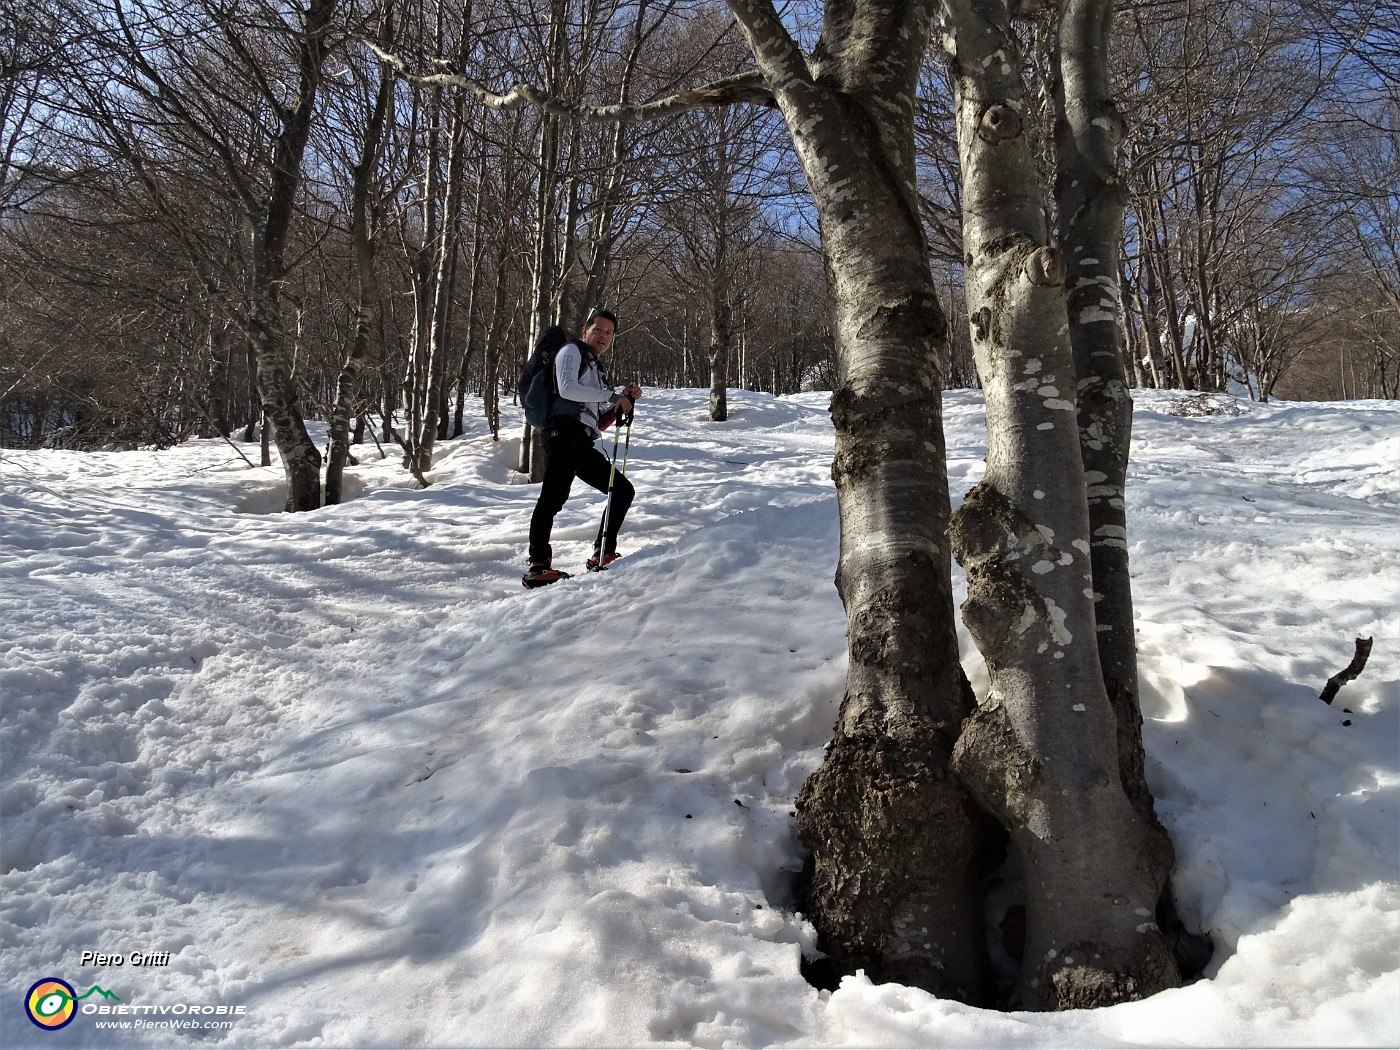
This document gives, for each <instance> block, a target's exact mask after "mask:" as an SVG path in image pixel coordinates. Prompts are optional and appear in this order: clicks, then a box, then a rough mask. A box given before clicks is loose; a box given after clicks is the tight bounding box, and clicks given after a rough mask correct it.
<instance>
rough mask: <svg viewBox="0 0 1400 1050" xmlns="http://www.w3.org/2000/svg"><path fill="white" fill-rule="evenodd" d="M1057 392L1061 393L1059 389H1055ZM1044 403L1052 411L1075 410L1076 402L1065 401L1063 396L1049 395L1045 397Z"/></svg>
mask: <svg viewBox="0 0 1400 1050" xmlns="http://www.w3.org/2000/svg"><path fill="white" fill-rule="evenodd" d="M1055 392H1056V393H1059V391H1058V390H1057V391H1055ZM1044 404H1045V407H1046V408H1048V409H1050V411H1052V412H1073V411H1074V402H1073V401H1065V400H1064V399H1063V398H1055V397H1047V398H1046V399H1045V402H1044Z"/></svg>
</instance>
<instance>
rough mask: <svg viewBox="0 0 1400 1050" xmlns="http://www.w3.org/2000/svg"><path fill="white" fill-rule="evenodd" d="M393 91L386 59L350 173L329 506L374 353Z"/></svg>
mask: <svg viewBox="0 0 1400 1050" xmlns="http://www.w3.org/2000/svg"><path fill="white" fill-rule="evenodd" d="M393 37H394V24H393V10H392V5H391V4H390V3H389V2H388V0H385V3H384V9H383V12H382V14H381V16H380V24H379V42H380V45H381V46H382V47H385V48H389V47H392V46H393ZM393 90H394V77H393V72H392V70H391V69H390V67H389V66H388V65H387V64H382V65H381V67H380V74H379V90H378V91H377V92H376V94H375V99H374V107H373V109H372V110H371V111H370V115H369V121H368V123H367V124H366V126H365V138H364V143H363V144H362V146H361V149H360V159H359V161H358V163H357V164H356V165H355V167H354V170H353V171H352V173H351V189H350V250H351V253H352V255H353V257H354V260H355V313H354V316H355V327H354V332H353V335H352V337H351V344H350V348H349V352H348V353H347V354H346V356H345V363H344V365H343V366H342V367H341V370H340V377H339V380H338V382H337V383H336V398H335V407H334V408H333V409H332V411H331V418H330V427H329V431H330V452H329V455H328V456H327V460H326V503H327V504H330V505H334V504H338V503H339V502H340V501H341V499H342V496H343V493H342V483H343V480H344V472H345V464H346V462H347V461H348V460H349V459H350V422H351V419H352V418H353V417H354V416H355V414H356V413H355V401H356V398H357V395H358V394H359V390H360V373H361V371H362V370H363V368H364V362H365V358H366V357H367V356H368V353H369V346H370V339H371V335H372V333H373V332H374V330H375V329H376V328H378V326H379V288H378V283H377V281H376V279H375V274H374V249H375V246H374V236H373V231H372V230H371V229H370V222H369V203H370V202H369V198H370V193H371V192H372V189H373V184H374V169H375V167H376V165H377V164H378V163H379V153H380V144H381V143H382V141H383V138H384V126H385V122H386V120H387V117H388V111H389V101H390V98H391V97H392V95H393ZM361 418H363V417H361Z"/></svg>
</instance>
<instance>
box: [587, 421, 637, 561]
mask: <svg viewBox="0 0 1400 1050" xmlns="http://www.w3.org/2000/svg"><path fill="white" fill-rule="evenodd" d="M628 423H629V428H628V429H629V433H628V438H629V439H630V438H631V433H630V429H631V428H630V423H631V417H630V416H629V417H628ZM621 430H622V426H621V420H620V419H615V420H613V450H612V459H611V460H610V461H609V463H608V501H607V503H605V504H603V524H602V526H601V527H600V528H599V529H598V548H597V551H596V554H597V558H598V567H599V568H600V569H601V568H602V567H603V544H604V543H606V542H607V535H608V515H609V514H611V513H612V495H613V479H615V478H616V477H617V439H618V437H619V436H620V434H621Z"/></svg>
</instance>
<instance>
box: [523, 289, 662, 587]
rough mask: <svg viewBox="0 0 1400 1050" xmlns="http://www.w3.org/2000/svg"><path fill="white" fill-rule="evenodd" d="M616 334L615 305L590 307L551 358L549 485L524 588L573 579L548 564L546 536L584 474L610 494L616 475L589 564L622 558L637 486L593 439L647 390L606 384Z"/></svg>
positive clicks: (535, 519)
mask: <svg viewBox="0 0 1400 1050" xmlns="http://www.w3.org/2000/svg"><path fill="white" fill-rule="evenodd" d="M616 332H617V316H616V315H615V314H614V313H613V312H612V311H611V310H593V311H591V312H590V313H589V315H588V319H587V320H586V321H584V323H583V331H582V333H581V335H580V337H579V338H578V339H577V340H575V341H574V342H570V343H565V344H564V346H563V347H561V348H560V350H559V352H558V353H557V354H555V356H554V389H555V390H556V391H557V396H556V399H555V401H554V404H553V405H552V406H551V414H550V420H549V426H548V428H547V429H546V430H545V431H544V483H543V484H542V485H541V486H540V497H539V500H538V501H537V502H536V503H535V513H534V514H533V515H532V516H531V518H530V568H529V569H528V570H527V571H526V573H525V575H524V576H522V577H521V582H522V583H523V584H524V585H525V586H526V587H543V586H544V585H545V584H549V583H554V582H555V581H556V580H561V579H564V578H566V577H567V576H568V573H565V572H560V571H559V570H558V569H555V568H554V567H553V566H552V564H551V561H552V557H553V553H554V552H553V549H552V548H551V547H550V545H549V534H550V532H551V531H552V530H553V528H554V516H555V515H556V514H558V513H559V511H560V510H562V509H563V507H564V504H565V503H566V502H567V501H568V499H569V489H570V488H572V487H573V483H574V478H582V479H583V481H584V482H585V483H587V484H589V485H592V486H593V487H594V488H595V489H597V490H598V491H599V492H607V491H608V481H609V477H611V479H612V493H611V495H610V496H609V498H608V507H607V511H606V513H605V514H604V516H603V523H600V524H599V526H598V539H597V542H596V543H594V545H593V555H592V557H590V558H589V559H588V564H587V567H588V569H589V570H590V571H591V570H597V569H603V568H606V567H607V566H608V565H610V564H612V563H613V562H614V561H616V560H617V559H618V558H619V557H620V555H619V554H618V553H617V533H618V530H619V529H621V528H622V519H623V518H625V517H626V516H627V508H628V507H630V506H631V505H632V496H633V495H634V492H635V490H634V489H633V488H632V483H631V482H630V481H628V480H627V478H626V476H625V475H624V474H623V473H622V472H621V471H618V470H614V469H613V466H612V464H611V463H610V462H609V461H608V458H607V457H606V456H604V455H603V453H602V452H600V451H598V448H597V447H596V445H595V444H594V442H596V441H597V440H598V439H599V438H600V437H601V436H602V432H603V431H604V430H606V429H607V428H608V427H609V426H611V425H612V424H613V423H614V422H615V421H616V420H618V419H619V418H622V417H627V416H630V415H631V412H632V405H633V402H635V401H636V400H637V398H639V397H641V396H642V388H641V387H639V386H638V385H637V384H636V383H628V384H627V386H626V387H625V388H624V389H623V391H622V393H620V394H619V393H615V392H614V391H613V388H612V387H611V386H610V385H609V384H608V376H607V373H606V372H605V371H603V364H602V359H603V357H604V355H606V354H607V352H608V350H610V349H611V348H612V342H613V336H614V335H615V334H616ZM604 524H605V525H606V533H605V532H604Z"/></svg>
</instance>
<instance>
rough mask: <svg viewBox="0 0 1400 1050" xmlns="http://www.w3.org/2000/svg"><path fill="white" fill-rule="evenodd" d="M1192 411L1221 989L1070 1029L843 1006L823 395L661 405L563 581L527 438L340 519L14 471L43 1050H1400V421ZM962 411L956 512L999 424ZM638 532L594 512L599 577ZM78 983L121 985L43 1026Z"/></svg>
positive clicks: (1161, 608) (1161, 669) (1164, 797)
mask: <svg viewBox="0 0 1400 1050" xmlns="http://www.w3.org/2000/svg"><path fill="white" fill-rule="evenodd" d="M1180 401H1182V395H1172V394H1160V393H1141V394H1139V395H1138V411H1137V417H1136V430H1135V450H1136V460H1135V466H1134V468H1133V474H1132V491H1131V539H1132V552H1133V558H1134V567H1135V574H1136V587H1137V590H1136V600H1137V615H1138V620H1139V624H1140V628H1141V635H1140V638H1141V644H1142V672H1143V679H1144V698H1143V702H1144V714H1145V718H1146V726H1145V732H1146V742H1147V748H1148V754H1149V775H1150V778H1151V782H1152V786H1153V788H1154V790H1155V792H1156V794H1157V798H1158V807H1159V812H1160V813H1161V815H1162V818H1163V820H1164V821H1165V823H1166V824H1167V826H1168V827H1169V828H1170V829H1171V831H1172V833H1173V836H1174V838H1175V840H1176V844H1177V851H1178V862H1177V870H1176V885H1177V888H1178V891H1179V894H1180V904H1181V909H1182V912H1183V914H1184V916H1185V917H1186V919H1187V920H1188V922H1190V923H1192V924H1195V925H1197V926H1199V928H1201V929H1204V930H1207V931H1209V933H1210V935H1211V937H1212V938H1213V940H1214V941H1215V943H1216V946H1217V949H1216V958H1215V961H1214V962H1213V963H1212V965H1211V967H1210V969H1209V971H1208V974H1207V979H1205V980H1202V981H1200V982H1198V983H1196V984H1193V985H1191V986H1189V987H1186V988H1182V989H1179V990H1176V991H1173V992H1170V993H1167V994H1164V995H1160V996H1157V997H1155V998H1153V999H1151V1000H1148V1001H1145V1002H1141V1003H1134V1004H1128V1005H1124V1006H1118V1007H1114V1008H1111V1009H1106V1010H1100V1011H1093V1012H1078V1013H1066V1014H1059V1015H1034V1014H999V1013H995V1012H990V1011H983V1010H976V1009H971V1008H968V1007H964V1006H961V1005H958V1004H956V1003H950V1002H944V1001H939V1000H937V999H934V998H933V997H931V996H929V995H927V994H925V993H923V992H920V991H916V990H912V989H909V988H905V987H900V986H895V985H884V986H878V987H877V986H873V985H871V984H870V983H869V982H868V981H866V980H864V979H863V978H856V979H848V980H847V981H846V982H845V983H844V984H843V985H842V986H841V987H840V988H839V989H838V990H837V991H835V992H819V991H817V990H816V989H814V988H812V987H811V986H809V985H808V984H806V983H805V981H804V980H803V978H802V976H801V975H800V974H799V969H798V966H799V960H800V957H801V953H802V952H803V951H804V950H808V951H810V950H811V949H812V947H813V935H812V932H811V929H810V927H809V926H808V925H807V924H806V923H805V922H804V921H803V920H802V918H801V917H800V916H798V915H795V914H793V912H792V909H791V900H790V895H789V880H790V876H791V873H792V872H793V870H794V869H796V868H797V867H798V865H799V857H798V852H797V847H796V844H795V841H794V839H793V835H792V830H791V817H790V814H791V809H792V802H793V797H794V795H795V793H796V792H797V790H798V788H799V786H800V785H801V783H802V781H803V779H804V778H805V777H806V776H807V774H808V773H810V772H811V771H812V769H813V768H815V766H816V764H817V763H818V762H819V760H820V758H821V753H822V747H823V745H824V744H825V743H826V741H827V739H828V737H829V734H830V731H831V726H832V723H833V721H834V717H835V714H836V708H837V704H838V703H839V701H840V697H841V691H842V684H843V678H844V663H845V648H844V624H843V617H842V610H841V605H840V602H839V600H838V598H837V596H836V593H835V590H834V587H833V584H832V576H833V572H834V568H835V559H836V548H837V522H836V503H835V498H834V494H833V491H832V486H831V482H830V478H829V471H830V459H831V452H832V431H831V424H830V421H829V419H828V417H827V414H826V411H825V395H819V394H814V395H804V396H801V397H796V398H788V399H781V400H778V399H774V398H771V397H767V396H763V395H755V394H747V393H743V392H735V393H734V394H733V395H732V400H731V405H732V408H733V415H732V418H731V420H730V421H729V422H727V423H724V424H714V423H711V422H709V421H708V420H707V418H706V412H705V403H706V402H705V394H704V392H702V391H672V392H664V391H663V392H654V393H652V394H649V395H648V397H647V398H646V399H645V400H644V401H643V403H642V406H641V409H642V410H641V412H640V413H639V416H638V423H637V426H636V428H635V429H634V431H633V445H632V449H631V455H630V462H629V468H628V473H629V475H630V476H631V477H632V478H633V480H634V482H635V483H636V486H637V489H638V499H637V503H636V505H635V507H634V512H633V515H632V516H631V518H629V521H628V527H627V529H626V530H625V531H624V537H623V550H624V552H625V554H626V557H625V559H624V560H623V561H622V562H621V563H620V564H619V566H618V567H617V568H616V569H615V570H613V571H611V572H609V573H607V574H601V575H585V574H582V573H580V574H579V576H577V577H576V578H575V579H573V580H571V581H568V582H565V583H563V584H560V585H558V586H556V587H553V588H549V589H545V590H538V591H525V590H523V589H522V588H521V586H520V583H519V575H520V572H521V570H522V568H523V556H524V541H525V532H526V522H527V519H528V517H529V513H530V509H531V507H532V505H533V501H534V496H535V491H536V490H535V489H534V488H532V487H531V486H529V485H526V484H523V483H521V481H520V480H519V479H517V477H516V476H515V475H514V474H513V473H512V471H511V469H510V464H511V463H512V461H513V459H514V456H515V448H516V445H515V441H514V440H508V441H504V442H502V443H501V444H499V445H493V444H492V443H491V442H490V440H489V438H486V437H482V436H469V437H466V438H463V439H460V440H457V441H452V442H448V443H446V444H444V445H443V446H442V447H441V450H440V454H439V458H438V462H437V464H436V466H435V469H434V471H433V474H432V477H433V479H434V484H433V485H432V487H430V488H428V489H426V490H421V491H420V490H417V489H416V488H415V486H414V484H413V482H412V480H411V479H410V478H409V476H408V475H407V474H405V473H404V472H403V471H402V470H401V469H399V468H398V466H397V464H396V461H395V459H394V458H390V459H388V460H385V461H379V460H378V459H377V454H376V453H375V452H374V450H373V448H372V447H371V448H370V449H369V450H368V453H369V454H368V458H367V461H366V462H365V463H364V464H363V465H362V466H360V467H358V468H355V469H353V470H352V472H351V473H352V475H353V480H352V483H351V491H352V492H353V493H354V496H355V498H353V499H352V500H350V501H349V502H347V503H345V504H344V505H342V506H339V507H332V508H326V509H323V510H321V511H317V512H315V513H311V514H303V515H288V514H282V513H277V508H278V506H279V504H280V500H281V476H280V470H277V469H275V468H274V469H252V468H249V466H248V465H247V464H246V463H245V462H244V461H243V460H242V459H241V458H240V457H239V456H238V455H237V454H236V453H235V451H234V449H232V448H230V447H229V446H228V445H227V444H225V443H223V442H220V441H202V442H194V443H191V444H189V445H186V446H184V447H181V448H177V449H173V450H169V451H165V452H148V451H136V452H119V453H99V454H88V455H81V454H74V453H63V452H8V451H7V452H4V453H0V698H2V700H3V710H2V713H0V766H2V767H3V773H2V774H0V803H3V819H4V823H3V838H0V989H3V991H0V1045H3V1046H5V1047H25V1046H35V1047H61V1046H75V1045H92V1046H145V1045H152V1046H190V1045H201V1046H207V1045H228V1046H286V1045H311V1046H316V1045H323V1046H418V1045H424V1046H450V1045H457V1046H482V1045H496V1046H577V1045H612V1046H633V1045H654V1044H671V1045H695V1046H721V1045H740V1046H771V1045H803V1046H814V1045H815V1046H1000V1045H1008V1044H1012V1043H1015V1044H1017V1045H1025V1046H1104V1045H1130V1046H1143V1045H1151V1046H1163V1045H1169V1046H1181V1045H1188V1046H1194V1045H1209V1046H1222V1045H1224V1046H1228V1045H1241V1046H1242V1045H1276V1046H1277V1045H1331V1046H1343V1045H1389V1046H1395V1045H1397V1044H1400V844H1398V842H1397V840H1398V839H1400V805H1398V804H1397V791H1398V790H1400V685H1397V667H1398V666H1400V664H1398V663H1397V659H1396V652H1397V647H1398V646H1400V404H1397V403H1395V402H1369V403H1350V404H1327V405H1322V404H1308V405H1269V406H1260V405H1251V404H1248V403H1244V402H1236V401H1233V400H1232V399H1226V398H1217V399H1215V404H1216V406H1217V407H1218V408H1224V409H1227V410H1233V411H1238V412H1240V413H1241V414H1238V415H1236V414H1214V415H1209V416H1204V417H1185V416H1181V415H1176V414H1173V409H1174V407H1175V406H1176V405H1177V404H1178V403H1179V402H1180ZM947 407H948V446H949V466H950V472H951V475H952V490H953V493H954V497H955V498H957V497H959V496H961V494H962V493H963V492H965V491H966V490H967V489H968V488H969V487H970V486H971V485H972V484H973V482H975V481H976V480H977V478H978V476H979V475H980V471H981V469H982V463H981V461H982V456H983V449H984V443H985V437H984V432H983V429H982V424H981V408H980V402H979V401H978V399H977V397H976V396H975V395H972V394H969V393H965V392H959V393H953V394H950V395H949V396H948V405H947ZM250 454H251V452H250ZM600 512H601V504H600V500H599V498H598V497H597V496H596V494H593V493H592V492H591V491H586V490H582V487H581V486H580V487H579V490H576V492H575V497H574V499H573V500H572V501H571V502H570V504H569V506H568V507H567V508H566V510H565V512H564V514H563V515H562V516H561V518H560V521H559V525H558V528H557V530H556V552H557V554H558V556H557V557H556V564H558V565H559V566H560V567H562V568H565V569H581V568H582V563H583V559H584V557H585V554H586V553H587V548H588V544H589V541H590V540H591V537H592V533H593V530H594V529H595V528H596V522H597V518H598V515H599V514H600ZM1358 634H1361V635H1366V636H1373V637H1374V638H1375V650H1374V653H1373V655H1372V657H1371V662H1370V665H1369V667H1367V669H1366V671H1365V673H1364V674H1363V675H1362V677H1361V678H1359V679H1358V680H1357V681H1355V682H1353V683H1352V684H1350V685H1348V686H1346V687H1345V688H1344V689H1343V690H1342V692H1341V694H1340V696H1339V697H1338V700H1337V702H1336V705H1335V706H1334V707H1331V708H1329V707H1327V706H1326V705H1324V704H1323V703H1321V702H1320V701H1319V700H1318V699H1317V694H1318V692H1319V690H1320V689H1321V687H1322V685H1323V683H1324V682H1326V680H1327V679H1328V677H1329V676H1331V675H1332V674H1333V673H1335V672H1336V671H1338V670H1340V669H1341V668H1342V667H1343V666H1344V665H1345V664H1346V663H1347V662H1348V661H1349V660H1350V658H1351V655H1352V645H1353V639H1354V638H1355V637H1356V636H1357V635H1358ZM965 651H966V653H967V662H968V668H969V673H970V674H971V675H972V677H973V680H974V682H977V683H982V682H984V681H985V675H984V674H981V673H979V670H978V668H977V661H976V657H975V656H974V655H973V653H972V651H971V649H970V647H967V646H966V645H965ZM1343 708H1345V709H1347V710H1343ZM1348 712H1349V713H1348ZM1348 722H1349V724H1347V723H1348ZM85 952H100V953H105V954H107V955H120V956H122V960H121V962H120V963H119V964H118V963H117V962H115V961H113V960H110V959H109V960H106V961H105V962H104V963H102V964H97V963H94V962H93V961H92V960H91V958H88V959H86V960H85V959H84V954H83V953H85ZM164 953H168V959H165V956H164ZM152 954H154V956H155V957H154V963H155V964H153V962H152V960H151V959H150V958H149V956H150V955H152ZM133 956H134V958H133ZM163 960H164V961H165V964H164V965H157V964H159V963H160V962H162V961H163ZM48 977H55V978H61V979H63V980H66V981H67V982H69V984H71V985H72V986H73V988H74V989H75V991H76V993H77V994H79V995H82V994H84V993H86V992H88V990H89V989H90V988H92V987H93V986H99V987H100V988H102V989H104V990H106V991H108V992H111V993H114V994H115V995H116V996H119V997H120V999H119V1000H112V999H107V998H105V997H103V996H102V995H99V994H96V993H94V994H92V995H90V996H88V997H87V998H86V999H83V1000H81V1001H80V1002H79V1003H78V1004H77V1006H78V1008H79V1012H78V1013H77V1014H76V1016H75V1017H74V1019H73V1021H72V1023H70V1024H69V1025H67V1026H66V1027H64V1028H62V1029H61V1030H59V1031H56V1032H46V1031H42V1030H41V1029H40V1028H38V1027H36V1026H35V1025H34V1024H32V1023H31V1022H30V1020H29V1019H28V1018H27V1017H26V1015H25V1010H24V1000H25V997H26V992H27V990H28V989H29V988H30V986H31V985H33V984H35V983H36V982H38V981H39V980H41V979H43V978H48ZM122 1007H124V1008H126V1009H127V1010H128V1011H129V1012H128V1013H125V1014H119V1013H116V1012H115V1011H116V1010H117V1009H118V1008H122ZM104 1009H105V1010H107V1011H109V1012H107V1013H101V1012H97V1011H100V1010H104ZM219 1010H223V1011H225V1012H223V1013H218V1012H214V1013H210V1012H206V1011H219ZM131 1011H134V1012H131ZM111 1022H117V1023H128V1022H129V1023H133V1024H141V1025H144V1026H145V1027H140V1028H137V1027H130V1028H124V1029H123V1028H110V1027H99V1026H100V1025H105V1024H108V1023H111ZM211 1022H212V1023H215V1024H220V1025H225V1026H227V1027H223V1028H219V1029H197V1028H190V1027H172V1025H174V1024H179V1025H186V1026H188V1025H191V1024H199V1025H205V1024H208V1023H211ZM154 1026H163V1027H154Z"/></svg>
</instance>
